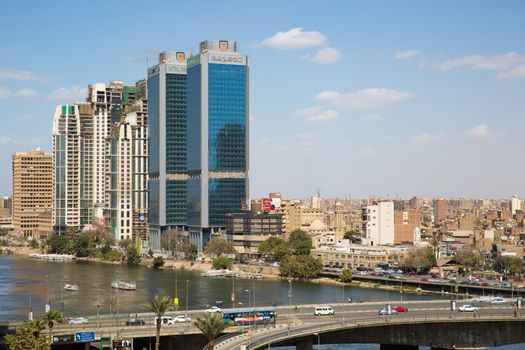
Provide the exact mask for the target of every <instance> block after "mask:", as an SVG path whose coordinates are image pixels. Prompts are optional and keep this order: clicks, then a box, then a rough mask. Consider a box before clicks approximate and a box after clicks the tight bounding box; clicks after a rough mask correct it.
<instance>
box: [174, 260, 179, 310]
mask: <svg viewBox="0 0 525 350" xmlns="http://www.w3.org/2000/svg"><path fill="white" fill-rule="evenodd" d="M175 299H176V300H177V303H176V304H175V311H179V288H178V286H177V267H175Z"/></svg>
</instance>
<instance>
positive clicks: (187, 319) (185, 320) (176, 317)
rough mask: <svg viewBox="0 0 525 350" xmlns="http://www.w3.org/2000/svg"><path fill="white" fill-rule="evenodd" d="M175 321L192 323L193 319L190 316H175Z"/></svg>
mask: <svg viewBox="0 0 525 350" xmlns="http://www.w3.org/2000/svg"><path fill="white" fill-rule="evenodd" d="M173 321H175V322H177V323H184V322H191V318H189V317H188V316H184V315H179V316H175V318H174V319H173Z"/></svg>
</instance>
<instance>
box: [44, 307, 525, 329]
mask: <svg viewBox="0 0 525 350" xmlns="http://www.w3.org/2000/svg"><path fill="white" fill-rule="evenodd" d="M467 303H468V302H458V303H457V305H456V306H457V307H459V306H460V305H464V304H467ZM385 305H386V302H383V303H367V304H353V305H345V306H342V305H338V306H335V305H332V307H333V308H334V311H335V315H333V316H314V314H313V311H314V306H308V307H306V306H300V307H299V308H298V310H297V311H296V310H295V309H292V310H289V309H285V308H278V309H277V313H278V317H277V325H287V324H288V322H289V320H290V321H291V323H292V324H307V323H326V322H334V321H342V320H343V319H344V320H345V321H346V322H350V321H352V320H362V319H371V318H386V317H385V316H379V315H378V310H379V309H381V308H383V307H385ZM395 305H398V304H396V303H391V306H395ZM399 305H403V306H406V307H408V308H409V311H408V312H406V313H399V314H398V315H393V316H389V317H397V318H407V317H413V316H416V315H418V316H424V315H429V316H434V315H442V316H450V315H452V311H451V309H450V301H442V300H440V301H431V302H407V303H399ZM343 309H344V311H343ZM514 310H516V307H515V306H512V304H511V303H510V302H507V303H506V304H505V305H498V306H494V305H490V304H487V305H480V306H479V311H478V312H477V314H478V315H507V316H510V315H512V314H513V312H514ZM290 311H291V312H290ZM169 314H175V313H169ZM453 314H454V315H461V314H462V313H460V312H459V311H458V310H456V311H454V313H453ZM188 315H189V316H190V317H191V318H192V319H193V320H194V319H196V318H198V317H202V316H203V315H204V311H203V310H197V311H192V312H189V313H188ZM524 316H525V312H524ZM139 317H140V318H141V319H144V321H145V322H146V324H145V325H140V326H126V325H125V321H126V318H122V319H121V320H120V323H119V326H117V321H116V320H115V319H103V320H100V322H99V324H98V326H97V324H96V320H90V322H89V323H88V324H83V325H69V324H62V325H57V326H55V328H54V333H55V334H72V333H75V332H81V331H95V332H97V334H98V335H103V334H111V335H114V334H116V333H117V330H118V332H119V334H120V335H129V336H133V335H146V334H150V335H151V334H154V332H155V325H154V323H153V315H150V314H147V315H145V314H139ZM257 327H259V328H260V327H262V325H257ZM236 329H239V327H232V328H231V329H230V331H235V330H236ZM162 333H163V334H183V333H198V330H197V329H196V328H195V327H194V326H193V325H192V323H179V324H176V325H163V326H162Z"/></svg>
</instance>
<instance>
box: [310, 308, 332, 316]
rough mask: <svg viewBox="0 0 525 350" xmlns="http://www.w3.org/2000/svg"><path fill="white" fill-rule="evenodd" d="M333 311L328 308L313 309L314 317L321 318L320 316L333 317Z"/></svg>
mask: <svg viewBox="0 0 525 350" xmlns="http://www.w3.org/2000/svg"><path fill="white" fill-rule="evenodd" d="M333 314H334V309H332V308H331V307H330V306H317V307H316V308H315V309H314V316H322V315H333Z"/></svg>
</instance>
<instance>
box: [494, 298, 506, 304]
mask: <svg viewBox="0 0 525 350" xmlns="http://www.w3.org/2000/svg"><path fill="white" fill-rule="evenodd" d="M490 303H491V304H492V305H501V304H506V303H507V301H506V300H505V299H503V298H494V299H492V300H491V301H490Z"/></svg>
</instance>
